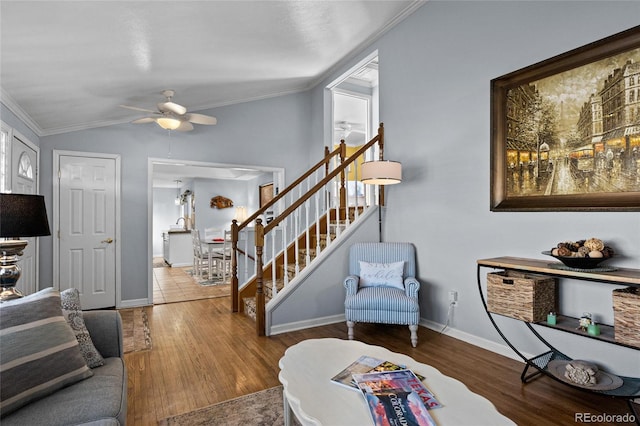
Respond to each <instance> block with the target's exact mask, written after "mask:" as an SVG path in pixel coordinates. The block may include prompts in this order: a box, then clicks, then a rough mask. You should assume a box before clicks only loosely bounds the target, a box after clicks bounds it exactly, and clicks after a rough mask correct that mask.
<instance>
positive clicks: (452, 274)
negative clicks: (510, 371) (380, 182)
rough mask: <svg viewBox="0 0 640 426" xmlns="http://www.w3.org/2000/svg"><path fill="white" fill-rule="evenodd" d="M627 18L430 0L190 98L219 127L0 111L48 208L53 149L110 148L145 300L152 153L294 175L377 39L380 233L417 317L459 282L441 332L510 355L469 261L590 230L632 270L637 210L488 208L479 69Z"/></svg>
mask: <svg viewBox="0 0 640 426" xmlns="http://www.w3.org/2000/svg"><path fill="white" fill-rule="evenodd" d="M4 3H5V2H3V5H2V7H3V8H4ZM638 16H640V3H637V2H624V1H620V2H617V1H613V2H612V1H586V2H574V1H560V2H539V1H529V2H484V1H479V2H475V1H469V2H457V1H432V2H426V3H425V4H424V5H422V6H421V7H420V8H418V9H417V10H415V11H414V12H413V13H412V14H411V15H410V16H408V17H406V18H405V19H404V20H402V22H400V23H398V24H397V25H396V26H394V27H393V28H391V29H390V30H389V31H388V32H386V33H385V34H383V35H382V36H381V37H380V38H378V39H376V40H374V41H372V42H371V43H370V44H369V45H367V46H363V47H362V48H361V49H360V50H358V51H357V52H353V53H352V54H350V55H348V56H347V57H346V58H343V59H342V60H341V61H340V62H339V64H338V65H337V66H336V67H335V69H332V70H331V72H330V73H328V74H327V75H323V76H322V78H321V80H320V81H319V82H318V83H317V84H316V85H314V86H313V87H312V88H310V89H308V90H305V91H300V92H296V93H291V94H284V95H282V96H277V97H271V98H265V99H259V100H254V101H250V102H244V103H239V104H234V105H227V106H220V107H217V108H213V109H211V110H205V111H202V112H203V113H205V114H210V115H214V116H216V117H217V119H218V124H217V125H216V126H211V128H206V129H205V130H199V131H196V132H191V133H185V134H177V133H176V134H171V135H169V134H167V133H166V132H162V131H160V130H159V129H158V130H156V129H155V128H154V129H150V128H149V127H146V126H135V125H131V124H118V125H113V126H107V127H101V128H96V129H89V130H79V131H72V132H66V133H61V134H51V135H46V136H39V135H38V134H37V133H36V132H35V131H33V130H32V129H30V128H29V126H28V125H27V124H26V123H25V122H24V121H22V120H21V119H20V118H19V117H18V116H17V115H16V114H14V113H13V112H12V111H11V110H9V109H8V108H7V107H6V105H5V104H4V98H3V104H2V105H1V108H2V109H1V110H0V112H1V113H2V121H3V122H5V123H6V124H8V125H9V126H10V127H12V128H14V129H16V130H18V131H19V132H20V133H22V134H23V135H25V136H27V138H28V139H29V140H31V141H32V142H33V143H34V144H36V145H37V146H39V148H40V156H41V158H40V179H41V181H40V193H41V194H43V195H44V196H45V200H46V202H47V206H52V205H53V187H54V184H55V182H54V172H53V151H54V150H71V151H81V152H96V153H103V152H106V153H110V154H117V155H120V156H121V157H122V185H121V191H122V194H121V195H122V206H123V209H122V210H123V212H122V216H123V220H122V230H121V248H122V256H121V257H122V263H121V272H120V275H121V276H122V280H121V281H122V284H121V289H120V295H121V297H120V300H118V303H119V306H120V307H132V306H136V305H144V304H147V303H146V302H147V300H148V297H149V295H148V282H149V273H150V268H147V267H146V266H145V265H148V262H149V259H150V256H149V248H148V241H149V232H150V229H149V224H148V223H147V217H148V208H149V206H148V197H149V194H148V186H149V185H148V161H149V158H150V157H151V158H163V157H166V156H167V152H168V148H169V145H170V144H171V152H172V153H173V156H174V157H175V158H179V159H184V160H201V161H210V162H215V163H230V164H238V163H239V164H259V165H263V166H269V167H285V168H286V180H287V182H291V181H292V180H293V179H295V177H297V176H298V175H300V174H301V173H303V172H304V171H305V170H306V169H307V167H308V166H309V165H310V164H313V163H314V162H315V161H317V160H318V159H319V158H320V157H321V156H322V150H323V148H324V146H325V145H326V143H327V140H328V138H329V136H328V135H327V133H328V130H327V128H328V122H327V119H326V116H327V114H328V112H327V111H328V108H329V107H328V106H327V105H326V89H325V88H326V86H327V85H328V84H329V83H330V82H331V81H333V80H334V79H336V78H337V77H339V76H340V75H342V74H343V73H345V72H346V71H347V70H348V69H350V68H351V67H353V66H354V65H355V64H357V63H359V62H360V61H361V60H363V59H364V58H365V57H367V56H368V55H370V54H371V53H372V52H373V51H377V54H378V56H379V61H380V94H379V96H380V119H381V121H383V122H384V123H385V129H386V133H385V136H386V140H385V157H386V158H388V159H393V160H397V161H400V162H401V163H402V165H403V182H402V183H401V184H400V185H395V186H393V187H391V188H390V189H389V190H388V193H387V194H386V196H387V203H386V207H385V209H384V211H383V240H384V241H409V242H412V243H413V244H414V245H415V246H416V249H417V256H418V279H419V280H420V281H421V282H422V289H421V292H420V308H421V318H422V322H421V323H422V325H423V326H430V327H431V328H434V329H437V328H438V327H439V326H442V325H444V324H445V323H446V322H447V320H448V310H449V298H448V297H449V296H448V294H449V292H450V291H457V293H458V305H457V307H456V308H455V310H454V312H453V316H452V317H451V321H450V322H449V330H448V333H449V334H450V335H451V336H453V337H456V338H459V339H461V340H465V341H467V342H471V343H473V344H476V345H478V346H481V347H485V348H489V349H491V350H494V351H496V352H498V353H503V354H508V353H509V352H510V350H509V348H507V347H506V346H505V345H504V344H503V342H502V341H501V339H500V337H499V336H498V335H497V334H496V332H495V330H494V329H493V327H492V326H491V324H490V322H489V321H488V319H487V316H486V313H485V312H484V309H483V306H482V303H481V301H480V298H479V297H478V289H477V285H476V276H475V273H476V260H477V259H482V258H488V257H494V256H503V255H508V256H518V257H525V258H538V259H544V258H545V256H544V255H542V254H541V253H540V252H541V251H543V250H548V249H550V248H551V247H552V246H554V245H555V244H556V243H557V242H559V241H564V240H576V239H581V238H589V237H598V238H601V239H603V240H605V241H606V242H607V243H608V244H611V245H612V246H614V247H615V249H616V252H617V253H619V256H617V257H616V259H615V260H614V261H612V262H611V263H612V264H615V265H616V266H619V267H630V268H638V265H639V260H638V259H640V244H638V240H639V238H638V237H639V236H640V218H639V216H638V213H637V212H614V211H611V212H604V211H599V212H589V211H573V212H560V211H545V212H491V211H490V209H489V197H490V192H491V188H490V164H489V161H490V133H491V128H490V85H489V82H490V81H491V80H492V79H494V78H496V77H499V76H501V75H504V74H507V73H510V72H512V71H515V70H518V69H521V68H523V67H526V66H529V65H531V64H534V63H537V62H539V61H542V60H546V59H548V58H551V57H554V56H555V55H558V54H561V53H563V52H567V51H570V50H572V49H574V48H577V47H580V46H583V45H586V44H588V43H591V42H593V41H596V40H599V39H602V38H604V37H608V36H610V35H612V34H615V33H618V32H619V31H622V30H625V29H628V28H632V27H634V26H636V25H637V17H638ZM3 60H4V59H3ZM118 103H119V101H116V102H114V108H117V104H118ZM284 153H286V155H284ZM50 208H51V207H50ZM49 214H50V215H51V212H50V213H49ZM372 239H373V240H375V239H377V235H376V236H373V237H372ZM53 262H54V256H53V238H51V237H46V238H41V243H40V287H41V288H44V287H47V286H49V285H51V284H52V279H51V276H52V274H53V271H54V267H53ZM345 273H346V271H344V270H343V271H336V275H335V276H332V277H328V279H332V280H335V282H336V286H338V285H340V283H341V281H340V280H339V278H338V276H344V275H345ZM563 288H567V289H568V292H569V293H570V294H571V296H572V299H573V304H574V305H575V306H574V307H573V309H574V310H575V311H576V312H577V313H578V316H579V315H580V314H581V313H582V312H602V313H605V314H606V315H608V316H610V315H612V313H611V306H610V298H608V296H607V297H605V296H604V293H606V292H603V290H602V288H600V287H597V286H595V285H590V284H587V285H579V284H578V283H568V284H567V286H566V287H563ZM607 294H608V293H607ZM519 326H520V324H518V323H517V322H516V321H512V320H507V319H505V320H504V329H505V330H506V331H508V332H511V333H515V334H519V330H520V328H519ZM402 332H403V333H404V330H403V331H402ZM403 337H404V336H403ZM552 339H553V340H554V341H556V340H562V339H565V340H567V342H568V343H567V345H568V346H569V347H570V348H571V350H570V352H571V354H572V355H576V356H577V355H579V354H588V355H589V358H592V359H598V361H600V362H602V364H603V366H606V368H607V369H608V370H609V371H611V372H614V373H616V374H623V375H629V376H635V377H637V376H640V365H639V364H638V361H637V351H634V350H633V349H628V348H622V347H615V348H611V347H610V345H604V344H602V343H600V342H593V341H590V340H589V341H588V340H587V339H580V338H578V337H576V336H569V337H567V336H566V335H560V334H558V335H553V336H552ZM515 341H516V342H517V343H518V345H520V346H522V347H524V348H525V349H524V350H525V351H527V352H531V353H535V352H537V344H536V343H535V341H533V340H532V339H530V338H529V337H527V336H525V335H519V336H517V337H516V338H515ZM276 362H277V361H276ZM273 368H277V367H276V366H274V367H273ZM513 380H515V381H517V380H518V377H517V376H515V377H514V378H513ZM525 392H526V388H525Z"/></svg>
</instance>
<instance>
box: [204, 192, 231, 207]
mask: <svg viewBox="0 0 640 426" xmlns="http://www.w3.org/2000/svg"><path fill="white" fill-rule="evenodd" d="M209 205H210V206H211V208H212V209H226V208H229V207H233V201H232V200H230V199H229V198H226V197H223V196H221V195H218V196H217V197H213V198H212V199H211V202H210V203H209Z"/></svg>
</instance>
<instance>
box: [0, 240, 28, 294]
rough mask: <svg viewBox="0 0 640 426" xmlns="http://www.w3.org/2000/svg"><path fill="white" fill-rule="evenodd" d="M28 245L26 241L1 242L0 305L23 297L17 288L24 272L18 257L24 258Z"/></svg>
mask: <svg viewBox="0 0 640 426" xmlns="http://www.w3.org/2000/svg"><path fill="white" fill-rule="evenodd" d="M27 244H28V242H27V241H25V240H4V241H0V285H1V286H2V292H0V303H1V302H6V301H7V300H13V299H19V298H21V297H23V295H22V293H20V292H19V291H18V290H17V289H16V288H15V286H16V284H17V283H18V279H20V274H21V272H22V270H21V268H20V266H19V265H18V257H19V256H22V252H23V251H24V249H25V247H27Z"/></svg>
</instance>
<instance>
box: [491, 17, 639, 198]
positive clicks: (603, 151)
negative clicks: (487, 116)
mask: <svg viewBox="0 0 640 426" xmlns="http://www.w3.org/2000/svg"><path fill="white" fill-rule="evenodd" d="M490 156H491V170H490V172H491V179H490V185H491V196H490V208H491V211H640V26H638V27H633V28H631V29H629V30H626V31H623V32H621V33H618V34H615V35H613V36H611V37H607V38H605V39H602V40H599V41H596V42H594V43H591V44H588V45H586V46H583V47H580V48H577V49H575V50H572V51H569V52H566V53H563V54H561V55H558V56H556V57H553V58H551V59H548V60H545V61H542V62H540V63H537V64H534V65H531V66H528V67H526V68H523V69H521V70H518V71H515V72H512V73H510V74H507V75H504V76H501V77H498V78H496V79H493V80H491V152H490Z"/></svg>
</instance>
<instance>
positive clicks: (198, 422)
mask: <svg viewBox="0 0 640 426" xmlns="http://www.w3.org/2000/svg"><path fill="white" fill-rule="evenodd" d="M293 420H294V421H293V424H295V425H298V424H299V423H298V422H297V421H295V419H293ZM158 424H159V425H160V426H186V425H189V426H205V425H224V426H254V425H255V426H273V425H284V408H283V404H282V386H276V387H274V388H270V389H266V390H263V391H260V392H255V393H251V394H249V395H244V396H241V397H238V398H235V399H230V400H228V401H223V402H220V403H218V404H214V405H211V406H209V407H205V408H201V409H199V410H196V411H192V412H190V413H184V414H180V415H177V416H173V417H168V418H166V419H163V420H160V421H159V422H158Z"/></svg>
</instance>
